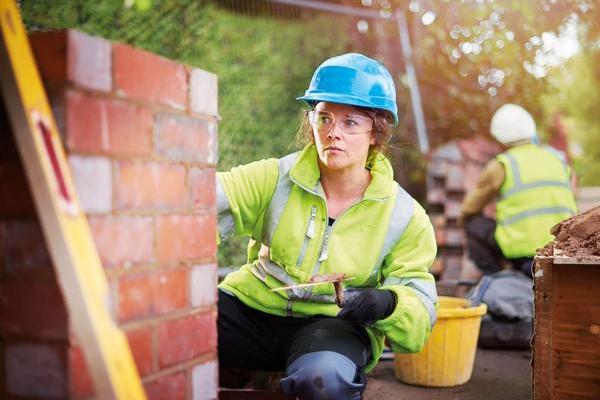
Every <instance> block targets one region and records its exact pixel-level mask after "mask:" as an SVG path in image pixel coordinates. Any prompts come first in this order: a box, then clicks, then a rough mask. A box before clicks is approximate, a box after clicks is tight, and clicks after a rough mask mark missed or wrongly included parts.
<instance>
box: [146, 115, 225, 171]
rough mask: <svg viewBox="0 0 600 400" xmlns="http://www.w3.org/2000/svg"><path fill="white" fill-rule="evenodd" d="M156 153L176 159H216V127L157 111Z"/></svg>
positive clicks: (200, 121)
mask: <svg viewBox="0 0 600 400" xmlns="http://www.w3.org/2000/svg"><path fill="white" fill-rule="evenodd" d="M156 152H157V153H158V154H160V155H162V156H164V157H166V158H168V159H171V160H176V161H196V162H203V163H209V164H215V163H216V162H217V129H216V125H215V124H214V123H213V122H207V121H202V120H197V119H193V118H189V117H184V116H177V115H170V114H165V113H162V114H159V115H158V116H157V118H156Z"/></svg>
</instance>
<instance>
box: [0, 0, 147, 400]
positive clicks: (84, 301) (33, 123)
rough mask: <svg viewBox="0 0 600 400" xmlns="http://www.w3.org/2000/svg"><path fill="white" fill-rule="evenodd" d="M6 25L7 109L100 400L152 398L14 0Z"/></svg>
mask: <svg viewBox="0 0 600 400" xmlns="http://www.w3.org/2000/svg"><path fill="white" fill-rule="evenodd" d="M0 26H1V38H0V80H1V82H2V94H3V98H4V103H5V105H6V109H7V114H8V116H9V119H10V122H11V126H12V132H13V134H14V136H15V139H16V143H17V147H18V149H19V154H20V156H21V160H22V162H23V165H24V167H25V172H26V175H27V179H28V182H29V186H30V188H31V191H32V193H33V197H34V201H35V206H36V210H37V213H38V215H39V216H40V220H41V222H42V228H43V231H44V235H45V237H46V243H47V245H48V248H49V250H50V255H51V256H52V260H53V263H54V266H55V269H56V273H57V277H58V281H59V284H60V287H61V289H62V292H63V297H64V299H65V302H66V305H67V309H68V311H69V316H70V321H71V323H72V326H73V329H74V332H75V334H76V335H77V338H78V340H79V341H80V342H81V344H82V348H83V351H84V353H85V358H86V360H87V364H88V367H89V370H90V372H91V375H92V379H93V380H94V384H95V385H94V387H95V395H96V397H97V398H99V399H114V398H116V399H128V400H129V399H145V394H144V390H143V387H142V384H141V381H140V379H139V375H138V373H137V371H136V368H135V364H134V361H133V357H132V355H131V351H130V349H129V345H128V343H127V340H126V338H125V335H124V334H123V333H122V332H121V331H120V330H119V328H118V327H117V325H116V324H115V322H114V321H113V320H112V318H111V316H110V314H109V311H108V306H109V304H108V303H109V300H110V294H109V290H108V284H107V283H106V277H105V275H104V271H103V270H102V265H101V263H100V259H99V257H98V253H97V251H96V248H95V246H94V242H93V239H92V236H91V233H90V230H89V227H88V224H87V220H86V217H85V214H84V213H83V211H82V210H81V208H80V206H79V201H78V198H77V194H76V193H75V189H74V185H73V180H72V178H71V176H70V172H69V168H68V164H67V160H66V157H65V153H64V150H63V147H62V143H61V140H60V136H59V134H58V130H57V128H56V122H55V121H54V117H53V115H52V112H51V109H50V106H49V104H48V100H47V97H46V93H45V91H44V88H43V85H42V81H41V79H40V76H39V72H38V70H37V66H36V64H35V61H34V59H33V55H32V53H31V48H30V46H29V41H28V38H27V33H26V32H25V28H24V26H23V23H22V21H21V18H20V16H19V12H18V10H17V7H16V5H15V3H14V1H12V0H0Z"/></svg>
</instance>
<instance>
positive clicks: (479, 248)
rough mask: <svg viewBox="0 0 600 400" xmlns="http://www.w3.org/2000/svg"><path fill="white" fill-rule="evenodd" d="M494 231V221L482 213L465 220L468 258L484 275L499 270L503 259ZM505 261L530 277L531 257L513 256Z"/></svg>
mask: <svg viewBox="0 0 600 400" xmlns="http://www.w3.org/2000/svg"><path fill="white" fill-rule="evenodd" d="M495 232H496V221H495V220H493V219H492V218H488V217H486V216H484V215H482V214H478V215H474V216H472V217H470V218H469V219H468V220H466V221H465V234H466V237H467V250H468V252H469V258H470V259H471V260H472V261H473V262H474V263H475V265H476V266H477V268H478V269H479V270H480V271H481V272H483V273H484V274H485V275H490V274H493V273H494V272H498V271H500V270H501V269H502V260H504V259H505V258H504V255H503V254H502V250H500V247H498V243H497V242H496V238H495V236H494V233H495ZM507 261H508V262H510V263H511V264H512V266H513V268H514V269H516V270H518V271H521V272H523V273H524V274H525V275H527V276H529V277H531V266H532V263H533V259H532V258H529V257H526V258H513V259H507Z"/></svg>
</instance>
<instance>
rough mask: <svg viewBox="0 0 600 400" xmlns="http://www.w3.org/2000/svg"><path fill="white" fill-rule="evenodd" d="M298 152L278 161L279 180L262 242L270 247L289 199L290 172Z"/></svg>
mask: <svg viewBox="0 0 600 400" xmlns="http://www.w3.org/2000/svg"><path fill="white" fill-rule="evenodd" d="M299 154H300V152H296V153H292V154H288V155H287V156H285V157H283V158H280V159H279V179H278V180H277V187H276V188H275V192H274V193H273V197H272V198H271V203H270V204H269V208H267V213H266V221H267V223H266V226H265V232H264V234H265V237H264V238H263V241H264V242H266V244H267V245H269V246H270V245H271V239H272V238H273V234H274V233H275V229H277V224H279V220H280V219H281V214H283V209H284V208H285V205H286V204H287V200H288V198H289V197H290V192H291V191H292V181H291V180H290V170H291V169H292V167H293V166H294V163H295V162H296V160H297V159H298V155H299Z"/></svg>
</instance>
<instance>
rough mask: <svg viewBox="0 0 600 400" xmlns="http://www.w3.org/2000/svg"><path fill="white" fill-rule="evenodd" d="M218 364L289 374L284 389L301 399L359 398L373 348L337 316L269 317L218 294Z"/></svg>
mask: <svg viewBox="0 0 600 400" xmlns="http://www.w3.org/2000/svg"><path fill="white" fill-rule="evenodd" d="M218 309H219V314H218V318H217V327H218V346H219V348H218V350H219V364H220V365H221V366H223V367H229V368H243V369H253V370H263V371H285V372H286V375H287V376H286V377H285V378H283V379H282V380H281V387H282V389H283V391H284V392H285V393H287V394H289V395H293V396H297V397H299V398H300V399H314V400H321V399H323V400H324V399H336V400H337V399H339V400H344V399H353V400H354V399H356V400H358V399H360V398H361V396H362V393H363V391H364V389H365V386H366V377H365V374H364V372H363V369H364V367H365V366H366V365H367V364H368V363H369V361H370V360H371V345H370V341H369V337H368V335H367V332H366V330H365V329H364V327H362V326H360V325H358V324H354V323H351V322H348V321H345V320H342V319H339V318H331V317H321V316H319V317H311V318H294V317H280V316H276V315H271V314H267V313H264V312H261V311H258V310H255V309H253V308H251V307H248V306H246V305H245V304H244V303H242V302H241V301H240V300H239V299H237V298H236V297H234V296H232V295H229V294H227V293H225V292H223V291H221V290H219V302H218Z"/></svg>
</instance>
